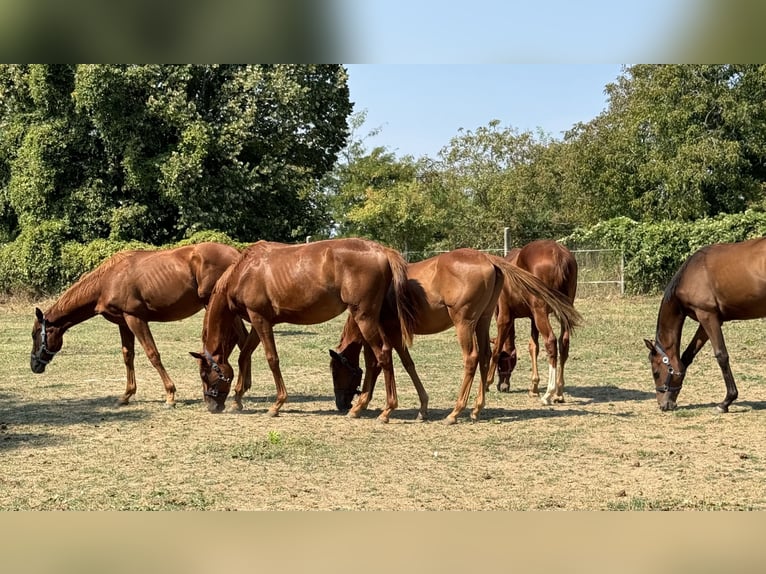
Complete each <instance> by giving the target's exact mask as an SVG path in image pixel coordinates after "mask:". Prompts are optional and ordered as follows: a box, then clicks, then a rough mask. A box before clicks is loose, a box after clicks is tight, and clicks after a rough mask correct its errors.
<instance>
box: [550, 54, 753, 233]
mask: <svg viewBox="0 0 766 574" xmlns="http://www.w3.org/2000/svg"><path fill="white" fill-rule="evenodd" d="M606 91H607V94H608V96H609V100H610V103H609V107H608V109H607V110H606V111H604V112H603V113H602V114H601V115H599V116H598V117H597V118H595V119H594V120H593V121H591V122H589V123H587V124H578V125H577V126H575V127H574V128H573V129H572V130H571V131H570V132H569V133H568V134H567V137H566V139H565V142H566V144H565V149H564V151H563V153H562V162H561V169H562V173H563V179H562V183H563V187H562V193H563V194H564V195H565V197H567V202H566V203H567V204H568V205H570V206H577V207H579V209H575V210H573V212H572V213H571V214H570V217H571V218H573V219H574V220H576V221H577V223H579V224H593V223H595V222H596V221H598V220H600V219H604V218H609V217H615V216H619V215H624V216H627V217H631V218H634V219H638V220H661V219H674V220H679V221H691V220H694V219H697V218H700V217H705V216H712V215H716V214H718V213H734V212H738V211H742V210H744V209H745V208H747V207H748V206H753V205H757V204H759V203H762V201H763V199H762V198H763V183H764V177H765V176H766V170H765V168H764V166H766V145H765V143H766V121H765V120H766V67H764V66H760V65H705V66H702V65H663V66H657V65H637V66H631V67H629V68H626V69H625V71H624V73H623V74H622V75H621V76H620V77H619V78H618V79H617V81H616V82H614V83H612V84H609V85H608V86H607V87H606Z"/></svg>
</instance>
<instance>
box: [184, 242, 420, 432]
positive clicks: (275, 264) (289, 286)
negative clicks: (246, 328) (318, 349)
mask: <svg viewBox="0 0 766 574" xmlns="http://www.w3.org/2000/svg"><path fill="white" fill-rule="evenodd" d="M406 265H407V264H406V262H405V260H404V258H403V257H402V256H401V254H400V253H399V252H398V251H395V250H393V249H389V248H387V247H384V246H382V245H380V244H378V243H375V242H373V241H368V240H365V239H328V240H325V241H317V242H315V243H307V244H302V245H284V244H281V243H271V242H267V241H259V242H258V243H255V244H253V245H251V246H250V247H248V248H247V249H246V250H245V251H243V253H242V256H241V258H240V259H239V261H238V262H237V263H236V264H235V265H233V266H232V268H231V269H230V270H229V271H227V273H226V274H225V275H224V276H223V277H221V280H220V282H219V283H218V285H217V286H216V288H215V290H214V292H213V296H212V297H211V298H210V304H209V305H208V308H207V311H206V313H205V320H204V327H203V335H202V343H203V351H202V353H192V356H194V357H195V358H197V359H198V360H199V364H200V377H201V378H202V383H203V387H204V389H205V392H206V394H207V396H208V397H210V401H209V404H215V406H216V408H219V409H220V408H223V405H224V402H225V400H226V397H227V395H228V393H229V390H230V386H231V385H230V381H231V378H232V368H231V366H230V365H229V364H228V358H229V355H230V353H231V351H232V341H233V339H232V336H231V332H230V324H231V322H232V320H233V319H234V318H236V317H242V318H244V319H246V320H248V321H249V322H250V323H252V329H251V331H250V335H249V337H248V339H247V342H246V343H245V346H244V348H242V349H241V351H240V356H242V355H247V356H249V355H250V354H252V352H253V351H254V350H255V348H256V347H257V346H258V344H259V343H261V342H262V343H263V347H264V352H265V355H266V360H267V361H268V364H269V368H270V369H271V373H272V375H273V377H274V383H275V385H276V390H277V396H276V402H275V403H274V404H273V405H272V406H271V407H270V408H269V414H270V415H272V416H275V415H277V414H279V409H280V408H281V407H282V405H283V404H284V402H285V401H286V400H287V391H286V389H285V384H284V380H283V378H282V372H281V371H280V368H279V356H278V354H277V348H276V345H275V343H274V331H273V327H274V325H276V324H278V323H294V324H298V325H313V324H317V323H323V322H325V321H328V320H330V319H332V318H334V317H337V316H338V315H340V314H341V313H342V312H343V311H345V310H346V309H348V310H349V312H350V313H351V315H352V316H353V317H354V319H355V320H356V322H357V323H358V324H359V328H360V330H361V333H362V336H363V338H364V340H365V341H366V342H367V344H369V345H370V347H371V349H372V351H373V353H374V355H375V359H376V360H377V362H378V363H379V364H380V365H381V368H382V369H383V370H384V372H385V380H386V395H387V397H388V401H387V404H386V409H385V410H384V411H383V412H382V413H381V415H380V417H379V418H380V420H381V421H383V422H387V421H388V418H389V413H390V412H391V411H392V410H393V409H395V408H396V406H397V404H396V389H395V386H394V370H393V364H392V358H391V343H390V341H389V339H388V337H387V335H386V333H385V332H384V331H383V330H382V329H381V326H380V315H381V309H382V307H383V300H384V299H385V296H386V293H387V292H388V290H389V287H391V288H392V290H393V293H394V309H395V311H394V313H395V316H396V319H397V322H398V323H397V324H398V325H399V328H400V331H401V333H402V338H403V340H404V341H405V342H407V343H408V342H410V341H411V339H412V324H413V317H412V309H411V302H410V300H409V297H408V293H407V276H406V272H405V269H406ZM246 390H247V388H246V387H242V386H241V385H240V384H239V382H238V384H237V387H236V388H235V392H234V400H235V402H236V408H238V409H241V408H242V395H243V394H244V392H245V391H246Z"/></svg>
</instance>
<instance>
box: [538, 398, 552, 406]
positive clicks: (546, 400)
mask: <svg viewBox="0 0 766 574" xmlns="http://www.w3.org/2000/svg"><path fill="white" fill-rule="evenodd" d="M540 402H541V403H542V404H543V405H544V406H546V407H549V406H551V405H552V404H553V401H552V400H551V398H550V397H543V398H541V399H540Z"/></svg>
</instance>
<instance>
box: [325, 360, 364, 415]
mask: <svg viewBox="0 0 766 574" xmlns="http://www.w3.org/2000/svg"><path fill="white" fill-rule="evenodd" d="M330 357H331V358H330V370H331V371H332V386H333V389H334V390H335V406H336V407H337V408H338V410H339V411H347V410H349V409H350V408H351V402H352V401H353V399H354V396H355V395H358V394H359V392H360V391H359V385H360V384H361V382H362V372H363V371H362V369H360V368H359V365H358V364H356V365H354V364H352V362H351V361H349V359H348V357H346V356H345V355H344V354H343V353H337V352H335V351H333V350H332V349H330ZM358 359H359V357H358V356H357V361H358Z"/></svg>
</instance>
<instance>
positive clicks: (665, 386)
mask: <svg viewBox="0 0 766 574" xmlns="http://www.w3.org/2000/svg"><path fill="white" fill-rule="evenodd" d="M654 349H655V350H656V351H657V352H658V353H659V354H660V355H662V364H663V365H665V366H666V367H667V368H668V376H667V377H665V382H664V383H663V384H662V386H661V387H657V388H656V390H657V392H658V393H668V392H669V393H676V392H678V391H680V390H681V387H683V383H681V384H680V385H678V386H677V387H671V386H670V384H669V383H670V378H671V377H672V376H673V375H678V376H679V377H680V376H681V375H683V374H684V371H676V370H675V369H674V368H673V367H672V365H671V364H670V357H668V354H667V353H666V352H665V349H663V348H662V346H661V345H660V344H659V342H656V341H655V343H654Z"/></svg>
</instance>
